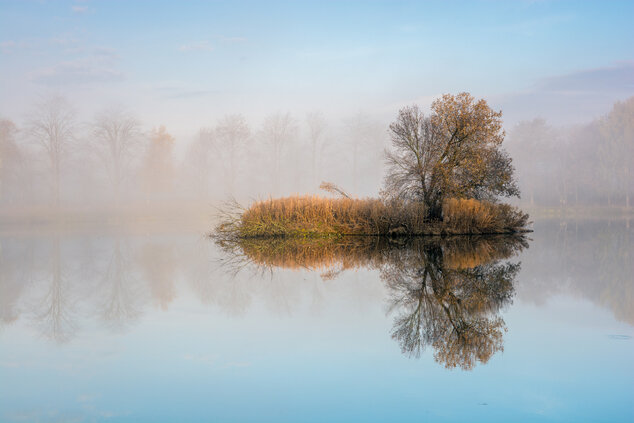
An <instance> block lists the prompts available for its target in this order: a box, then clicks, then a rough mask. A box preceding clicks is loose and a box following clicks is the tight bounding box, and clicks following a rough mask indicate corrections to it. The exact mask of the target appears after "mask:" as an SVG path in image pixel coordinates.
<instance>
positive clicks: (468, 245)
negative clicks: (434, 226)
mask: <svg viewBox="0 0 634 423" xmlns="http://www.w3.org/2000/svg"><path fill="white" fill-rule="evenodd" d="M220 245H221V247H222V248H223V249H224V250H225V252H226V253H227V256H228V261H227V265H228V267H229V268H230V269H232V270H233V273H236V270H238V269H241V268H243V267H245V266H247V265H249V264H253V265H255V266H256V267H260V268H261V267H265V268H269V269H273V268H275V267H282V268H291V269H297V268H307V269H320V270H322V271H323V273H322V277H323V278H324V279H332V278H333V277H336V275H337V274H339V273H341V272H342V271H344V270H346V269H350V268H356V267H373V268H376V269H378V270H379V271H380V275H381V279H382V280H383V282H384V283H385V285H386V286H387V288H388V292H389V313H390V314H392V315H394V316H395V318H394V326H393V329H392V337H393V338H394V339H395V340H396V341H398V343H399V344H400V346H401V350H402V351H403V353H404V354H407V355H408V356H411V357H419V356H420V355H421V353H422V351H423V350H424V349H425V347H427V346H430V347H432V348H433V349H434V358H435V359H436V361H437V362H439V363H442V364H443V365H444V366H445V367H448V368H454V367H460V368H462V369H465V370H470V369H472V368H473V367H474V366H475V365H476V363H486V362H487V361H488V360H489V358H491V356H492V355H493V354H495V353H496V352H498V351H501V350H502V349H503V333H504V331H505V330H506V327H505V324H504V320H503V319H502V318H501V317H500V315H499V312H500V310H501V309H502V307H504V306H505V305H508V304H510V303H511V302H512V299H513V296H514V295H515V288H514V279H515V277H516V276H517V274H518V272H519V269H520V264H519V263H507V262H504V260H505V259H508V258H510V257H512V256H514V255H515V254H516V253H518V252H519V251H521V250H522V249H523V248H526V247H527V246H528V244H527V242H526V240H525V239H524V237H521V236H496V237H455V238H415V239H409V240H405V241H400V242H398V243H397V242H394V241H393V240H389V239H386V238H368V237H362V238H344V239H338V240H329V239H317V240H314V239H290V240H284V239H275V240H262V239H254V240H241V241H238V242H235V243H227V242H220Z"/></svg>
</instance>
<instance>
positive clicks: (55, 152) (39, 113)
mask: <svg viewBox="0 0 634 423" xmlns="http://www.w3.org/2000/svg"><path fill="white" fill-rule="evenodd" d="M76 126H77V125H76V122H75V111H74V109H73V108H72V107H71V106H70V105H69V104H68V102H67V101H66V99H64V98H63V97H60V96H52V97H48V98H45V99H44V100H43V101H42V102H41V103H39V104H38V105H37V106H36V108H35V110H34V112H33V113H32V115H31V116H30V118H29V122H28V125H27V131H28V133H29V134H30V136H31V138H32V139H33V140H34V141H35V142H36V143H37V144H39V146H40V147H41V148H42V149H43V150H44V152H45V153H46V156H47V158H48V161H49V164H50V166H51V172H52V176H53V194H54V198H55V204H56V205H59V201H60V179H61V173H62V165H63V162H64V158H65V156H66V153H67V150H68V146H69V144H70V143H71V142H72V141H73V140H74V139H75V129H76Z"/></svg>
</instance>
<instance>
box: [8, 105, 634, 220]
mask: <svg viewBox="0 0 634 423" xmlns="http://www.w3.org/2000/svg"><path fill="white" fill-rule="evenodd" d="M76 110H77V109H76V106H74V105H73V104H72V103H71V102H70V101H69V100H67V99H66V98H65V97H63V96H59V95H55V96H47V97H42V98H39V99H37V100H35V101H34V102H33V106H32V108H31V109H30V111H29V113H28V114H27V115H26V117H25V118H23V119H12V118H8V117H3V118H2V120H1V121H0V127H1V132H0V137H1V138H0V139H1V144H0V146H1V148H0V152H1V157H2V161H1V163H2V164H1V167H0V177H1V179H0V181H1V185H0V204H1V205H2V213H3V214H4V215H5V216H13V217H21V218H24V217H28V216H31V217H35V216H40V217H41V216H42V215H44V214H45V213H46V212H47V211H49V210H52V209H55V210H57V211H58V212H59V211H63V212H64V213H66V214H69V215H72V214H73V213H77V214H78V215H81V214H84V213H102V212H104V213H115V212H116V213H130V214H135V213H138V214H143V213H148V212H151V213H154V214H161V213H167V214H180V213H199V214H200V213H202V214H203V215H205V214H206V215H209V214H211V213H212V212H213V209H214V207H215V206H217V205H218V204H221V203H222V202H224V201H227V200H230V199H236V200H237V201H238V202H239V203H241V204H243V205H247V204H248V203H249V202H250V201H252V200H254V199H262V198H268V197H269V196H273V197H276V196H287V195H295V194H317V193H319V184H320V182H321V181H331V182H334V183H336V184H337V185H338V186H340V187H342V188H343V189H344V190H346V191H348V192H350V193H352V194H353V195H355V196H357V197H366V196H376V195H378V194H379V190H380V188H381V184H382V171H383V164H384V163H383V153H384V150H385V148H386V147H387V145H388V142H389V138H388V132H387V127H388V125H389V122H390V121H389V119H386V118H385V117H382V116H376V115H372V114H370V113H366V112H363V111H359V112H356V113H351V114H349V115H341V116H328V115H327V114H326V113H324V112H322V111H318V110H315V111H312V112H309V113H306V114H299V113H293V112H292V111H288V112H279V111H273V112H271V113H269V114H267V115H265V117H264V118H263V119H253V118H250V117H249V116H247V115H246V114H241V113H228V114H226V115H222V116H219V117H218V118H217V119H215V120H210V121H209V122H201V124H200V126H199V127H198V128H192V131H191V132H192V134H191V135H190V136H188V137H180V138H177V137H175V136H174V135H172V134H171V132H170V128H169V127H166V126H164V125H155V126H151V125H148V124H145V123H144V122H142V121H141V120H140V119H138V118H137V116H138V115H139V113H136V112H135V111H132V110H127V109H125V108H122V107H104V108H103V109H102V110H101V111H100V112H98V113H96V114H95V115H94V116H93V117H92V118H90V119H85V120H84V119H80V117H79V115H78V113H77V112H76ZM633 121H634V98H630V99H629V100H627V101H626V102H618V103H616V104H615V105H614V106H613V108H612V109H609V110H606V111H605V114H603V115H600V116H597V117H596V118H595V119H592V120H589V121H588V122H586V123H583V124H577V125H561V124H558V123H557V122H551V121H548V120H546V119H543V118H534V119H530V120H525V121H520V122H518V123H516V124H515V125H512V126H510V127H508V128H507V129H506V131H507V137H506V141H505V143H504V144H505V147H506V148H507V150H508V151H509V152H510V153H511V156H512V157H513V163H514V166H515V168H516V172H517V178H518V181H519V184H520V187H521V191H522V194H523V195H522V198H521V203H522V204H524V205H529V206H558V207H559V206H562V207H569V206H621V207H624V206H627V205H631V203H630V198H631V197H632V194H633V190H634V184H632V178H633V176H632V175H633V173H632V166H633V162H634V137H633V134H634V131H633V130H632V122H633ZM321 194H323V195H327V194H326V193H324V192H321Z"/></svg>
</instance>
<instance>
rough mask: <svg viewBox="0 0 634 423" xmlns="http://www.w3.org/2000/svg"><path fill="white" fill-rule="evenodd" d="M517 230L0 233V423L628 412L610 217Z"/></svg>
mask: <svg viewBox="0 0 634 423" xmlns="http://www.w3.org/2000/svg"><path fill="white" fill-rule="evenodd" d="M534 229H535V232H533V233H530V234H528V235H527V237H525V238H524V239H510V238H508V237H480V238H470V239H454V238H452V239H446V240H432V239H425V240H416V241H413V242H388V241H385V240H382V241H381V240H374V239H365V240H361V241H359V242H357V241H354V242H352V241H345V242H344V243H343V244H339V245H334V244H333V243H331V242H326V241H324V242H318V243H310V242H297V243H295V244H292V243H291V244H290V245H289V244H285V243H258V242H253V243H249V244H245V245H237V246H236V245H233V246H225V248H221V247H220V246H218V245H216V243H215V242H214V241H212V240H210V239H209V238H208V237H207V236H206V235H205V232H206V229H205V227H204V226H202V225H200V224H197V223H195V224H192V223H188V224H175V223H172V224H165V225H159V224H154V225H148V224H146V225H141V224H138V223H137V224H134V223H130V222H125V221H123V222H110V223H103V224H81V225H69V224H65V225H62V224H57V225H53V224H39V225H31V226H24V225H22V226H17V225H5V226H4V227H2V229H0V421H2V422H23V421H26V422H102V421H104V422H105V421H107V422H176V421H183V422H202V421H209V422H243V421H257V422H337V421H341V422H349V421H366V422H394V421H435V422H454V421H460V422H462V421H470V422H509V421H514V422H519V421H527V422H535V421H552V422H555V421H556V422H584V421H588V422H597V421H609V422H631V421H634V405H633V404H634V403H633V401H632V400H633V399H634V360H632V357H634V338H633V337H634V328H633V325H634V276H633V275H634V257H633V254H632V253H633V248H632V245H633V240H634V230H633V228H632V224H631V223H629V222H628V221H626V220H623V219H614V220H601V219H577V220H575V219H568V220H561V219H542V220H537V221H536V222H535V224H534Z"/></svg>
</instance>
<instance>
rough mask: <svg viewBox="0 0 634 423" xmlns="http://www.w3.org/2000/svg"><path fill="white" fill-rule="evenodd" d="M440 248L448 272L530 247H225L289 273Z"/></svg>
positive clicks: (477, 242)
mask: <svg viewBox="0 0 634 423" xmlns="http://www.w3.org/2000/svg"><path fill="white" fill-rule="evenodd" d="M429 246H434V247H436V246H437V247H440V248H441V249H442V251H443V256H444V265H445V266H446V267H447V268H452V269H461V268H472V267H475V266H478V265H480V264H482V263H486V262H489V261H491V260H497V259H504V258H507V257H510V256H512V255H513V254H515V253H516V252H517V251H519V250H521V249H522V248H524V247H525V246H526V241H525V239H524V237H522V236H520V235H505V236H503V235H496V236H472V237H444V238H441V237H418V238H409V239H406V240H404V241H403V242H398V243H397V242H394V241H393V240H390V239H389V238H387V237H371V236H362V237H358V236H354V237H342V238H274V239H265V238H247V239H237V240H235V242H232V243H225V244H224V247H225V249H226V250H230V251H231V253H232V254H234V255H240V256H241V257H242V258H244V259H245V260H238V261H237V262H240V263H243V264H244V263H245V261H246V262H248V263H252V264H255V265H258V266H264V267H281V268H288V269H300V268H306V269H315V270H327V269H349V268H358V267H380V266H381V265H383V264H385V263H388V262H390V261H394V260H402V258H403V255H407V254H408V251H413V252H416V251H422V250H424V249H425V248H427V247H429Z"/></svg>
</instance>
